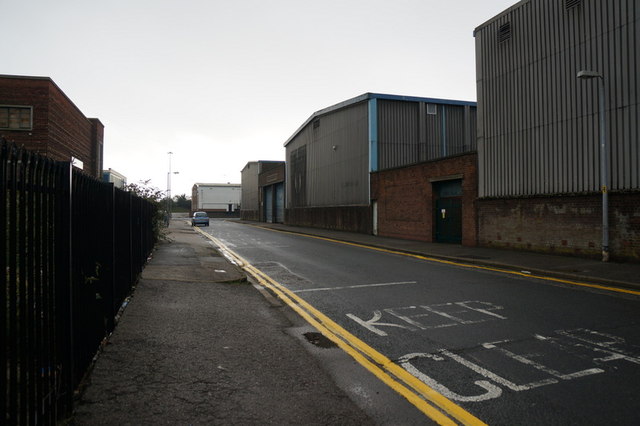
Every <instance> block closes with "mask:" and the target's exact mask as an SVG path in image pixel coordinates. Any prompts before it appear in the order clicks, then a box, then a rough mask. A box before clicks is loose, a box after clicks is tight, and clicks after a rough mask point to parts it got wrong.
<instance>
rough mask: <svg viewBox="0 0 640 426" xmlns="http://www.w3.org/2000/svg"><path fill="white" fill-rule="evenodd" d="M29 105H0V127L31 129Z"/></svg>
mask: <svg viewBox="0 0 640 426" xmlns="http://www.w3.org/2000/svg"><path fill="white" fill-rule="evenodd" d="M31 111H32V108H31V107H28V106H27V107H25V106H9V105H0V129H9V130H31V128H32V120H31Z"/></svg>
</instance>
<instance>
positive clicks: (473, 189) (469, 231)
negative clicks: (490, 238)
mask: <svg viewBox="0 0 640 426" xmlns="http://www.w3.org/2000/svg"><path fill="white" fill-rule="evenodd" d="M476 164H477V156H476V154H466V155H460V156H456V157H450V158H446V159H443V160H439V161H430V162H426V163H421V164H417V165H413V166H408V167H402V168H398V169H393V170H385V171H381V172H376V173H372V174H371V198H372V199H374V200H376V201H377V203H378V235H380V236H385V237H395V238H405V239H410V240H420V241H434V236H435V229H434V223H435V221H434V209H435V194H434V193H433V185H432V181H433V180H437V179H439V178H443V177H448V176H449V177H450V176H455V175H462V193H463V195H462V244H463V245H465V246H475V245H476V244H477V221H476V206H475V201H476V199H477V196H478V189H477V188H478V183H477V168H476Z"/></svg>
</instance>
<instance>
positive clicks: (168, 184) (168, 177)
mask: <svg viewBox="0 0 640 426" xmlns="http://www.w3.org/2000/svg"><path fill="white" fill-rule="evenodd" d="M167 154H169V172H168V173H167V216H168V220H171V204H172V203H171V175H172V174H174V175H177V174H179V173H180V172H171V156H172V155H173V152H171V151H169V152H167Z"/></svg>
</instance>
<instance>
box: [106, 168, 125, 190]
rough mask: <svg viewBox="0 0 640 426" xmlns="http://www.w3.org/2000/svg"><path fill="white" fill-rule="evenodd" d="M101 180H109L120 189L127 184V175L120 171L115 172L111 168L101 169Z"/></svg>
mask: <svg viewBox="0 0 640 426" xmlns="http://www.w3.org/2000/svg"><path fill="white" fill-rule="evenodd" d="M102 180H103V181H105V182H110V183H112V184H113V186H115V187H116V188H121V189H122V188H124V187H125V185H126V184H127V177H126V176H125V175H123V174H122V173H118V172H116V171H115V170H113V169H112V168H109V169H108V170H103V171H102Z"/></svg>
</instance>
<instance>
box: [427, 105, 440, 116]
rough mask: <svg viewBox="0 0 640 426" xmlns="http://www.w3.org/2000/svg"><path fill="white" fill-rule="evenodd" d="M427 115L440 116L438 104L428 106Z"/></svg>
mask: <svg viewBox="0 0 640 426" xmlns="http://www.w3.org/2000/svg"><path fill="white" fill-rule="evenodd" d="M427 114H429V115H436V114H438V106H437V105H436V104H427Z"/></svg>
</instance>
